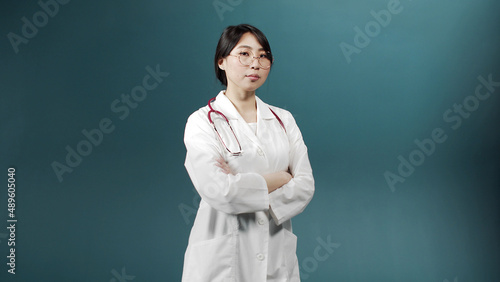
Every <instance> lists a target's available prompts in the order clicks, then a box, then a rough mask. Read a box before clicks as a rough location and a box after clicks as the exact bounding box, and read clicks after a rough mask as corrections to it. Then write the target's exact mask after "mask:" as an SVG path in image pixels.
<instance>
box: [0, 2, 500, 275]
mask: <svg viewBox="0 0 500 282" xmlns="http://www.w3.org/2000/svg"><path fill="white" fill-rule="evenodd" d="M42 1H47V0H42ZM392 1H393V0H376V1H374V0H371V1H368V0H357V1H347V0H340V1H309V2H306V1H296V0H293V1H262V0H257V1H248V0H245V1H236V0H233V1H228V0H220V1H219V2H215V3H224V4H225V5H227V6H226V8H227V7H229V8H230V9H229V10H226V11H224V12H223V13H222V14H221V16H219V14H218V13H217V10H216V8H215V7H214V2H213V1H194V0H188V1H159V0H146V1H131V0H121V1H70V2H69V3H67V4H65V5H60V7H59V11H58V13H57V14H56V15H55V16H54V17H49V18H48V22H47V24H46V25H44V26H43V27H40V28H39V30H38V33H37V34H36V35H35V36H34V37H33V38H31V39H29V41H28V43H27V44H20V45H19V46H18V48H19V52H18V53H15V51H14V48H13V46H12V44H11V43H10V41H9V39H8V36H7V35H8V34H9V32H13V33H16V34H18V35H22V31H21V29H22V26H23V22H22V20H21V19H22V18H23V17H26V18H27V19H28V20H30V21H32V20H33V15H34V14H35V13H36V12H38V11H40V10H41V7H40V6H39V4H38V3H37V1H3V2H2V4H1V8H0V21H1V25H0V34H1V35H2V38H3V39H1V40H0V60H1V61H0V63H1V66H2V67H1V68H0V93H1V94H0V95H1V96H0V110H1V111H0V117H1V119H0V128H1V130H0V134H1V135H0V137H1V141H0V142H1V147H0V162H1V164H0V168H1V171H0V183H2V184H0V187H4V188H2V189H0V219H1V221H0V222H1V223H0V254H1V256H0V280H1V281H121V280H120V279H119V278H118V276H120V275H121V273H122V271H124V273H126V274H127V275H128V276H127V277H126V279H125V278H123V277H122V278H121V279H122V280H123V281H180V277H181V273H182V263H183V255H184V251H185V248H186V246H187V240H188V236H189V232H190V228H191V226H192V222H193V219H194V216H193V215H192V214H189V213H188V212H189V211H192V210H194V209H195V207H196V205H197V201H198V200H199V198H197V195H196V194H195V192H194V191H193V186H192V184H191V181H190V179H189V177H188V175H187V173H186V171H185V168H184V165H183V164H184V157H185V148H184V144H183V140H182V138H183V131H184V125H185V122H186V119H187V117H188V116H189V114H190V113H192V112H193V111H195V110H197V109H198V108H199V107H202V106H204V105H206V102H207V101H208V99H209V98H211V97H213V96H215V95H216V94H217V93H218V91H219V90H220V89H222V88H221V86H220V84H219V83H218V82H217V81H216V79H215V76H214V74H213V66H212V64H213V63H212V60H213V54H214V51H215V46H216V44H217V41H218V38H219V36H220V33H221V32H222V30H223V29H224V28H225V27H226V26H228V25H232V24H238V23H250V24H253V25H255V26H257V27H258V28H260V29H261V30H262V31H263V32H264V33H265V34H266V36H267V37H268V39H269V41H270V44H271V48H272V50H273V53H274V55H275V57H276V61H275V65H274V66H273V69H272V71H271V74H270V76H269V78H268V80H267V82H266V84H264V86H263V87H261V89H259V90H258V95H259V97H261V98H262V99H263V100H264V101H265V102H267V103H269V104H272V105H276V106H279V107H282V108H286V109H288V110H290V111H291V112H292V113H293V114H294V116H295V118H296V120H297V123H298V125H299V127H300V128H301V130H302V133H303V136H304V140H305V142H306V144H307V145H308V148H309V156H310V160H311V164H312V167H313V170H314V176H315V180H316V193H315V196H314V199H313V200H312V202H311V203H310V205H309V206H308V207H307V209H306V210H305V212H304V213H302V214H301V215H299V216H297V217H296V218H295V219H294V221H293V223H294V232H295V233H296V234H297V236H298V238H299V241H298V250H297V255H298V258H299V265H300V268H301V276H302V280H303V281H439V282H443V281H500V268H499V267H498V266H499V265H500V245H499V238H500V228H499V217H500V209H499V192H498V189H499V188H500V176H499V175H500V173H499V172H500V150H499V149H500V146H499V145H500V134H499V130H498V128H499V127H498V122H499V120H500V114H499V111H498V109H499V106H500V97H498V96H499V95H500V87H497V88H496V91H495V92H493V93H491V96H490V97H489V98H487V99H486V100H484V101H480V103H479V105H478V107H477V110H475V111H472V112H470V116H469V117H468V118H462V124H461V125H460V126H459V127H458V128H457V129H456V130H454V129H452V127H451V125H453V124H454V123H450V122H446V121H445V120H444V119H443V114H444V113H445V112H446V111H447V110H448V109H452V110H453V105H454V104H461V103H463V102H464V99H465V98H466V97H467V96H469V95H474V91H475V89H476V86H477V85H478V84H479V81H478V79H477V77H478V76H482V77H484V78H487V77H488V76H489V75H491V76H492V79H493V80H494V81H497V82H498V81H500V65H499V63H500V60H499V59H500V54H499V50H500V20H499V19H500V17H499V14H500V2H498V1H493V0H479V1H478V0H455V1H449V0H448V1H431V0H420V1H416V0H415V1H411V0H401V1H400V7H402V10H401V11H400V13H398V14H393V15H392V17H391V21H390V23H388V24H387V26H386V27H382V28H381V30H380V32H379V33H378V34H377V35H376V36H374V37H373V38H371V41H370V43H369V44H368V46H366V47H365V48H361V49H360V52H359V53H354V54H352V55H351V57H350V58H351V62H350V63H348V62H347V60H346V57H345V56H344V54H343V53H342V50H341V48H340V47H339V44H341V43H342V42H345V43H347V44H351V45H354V37H355V34H356V32H355V30H354V29H353V28H354V27H359V28H361V29H364V28H365V25H366V24H367V23H369V22H370V21H373V16H372V15H371V14H370V11H372V10H373V11H375V12H378V11H380V10H382V9H387V5H388V3H390V2H392ZM219 5H221V4H219ZM156 65H159V66H160V69H161V70H162V71H164V72H168V73H169V75H168V77H166V78H165V79H164V81H163V82H162V83H160V84H159V85H158V87H156V88H155V89H154V90H152V91H149V92H148V94H147V97H146V98H145V99H144V101H142V102H140V103H139V105H138V106H137V108H135V109H130V113H129V115H128V116H127V117H126V118H125V119H123V120H121V119H119V114H117V113H115V112H113V111H112V110H111V109H110V105H111V103H112V102H113V101H114V100H115V99H119V98H120V95H121V94H122V93H130V91H131V89H132V88H134V87H135V86H137V85H141V83H142V79H143V77H144V75H146V74H147V71H146V70H145V68H146V67H147V66H151V67H152V68H155V66H156ZM482 91H485V89H482ZM453 115H454V116H457V114H453ZM103 118H109V119H110V120H111V121H112V122H113V125H114V126H115V129H114V131H113V132H111V133H109V134H105V135H104V138H103V140H102V143H101V144H100V145H98V146H95V147H94V148H93V150H92V152H91V153H90V154H89V155H88V156H86V157H83V160H82V162H81V164H80V165H78V166H77V167H75V168H74V171H73V172H71V173H65V174H64V175H63V181H62V182H60V181H59V180H58V178H57V176H56V174H55V173H54V171H53V169H52V167H51V163H52V162H54V161H57V162H60V163H63V164H64V162H65V156H66V154H67V152H66V149H65V147H66V146H68V145H69V146H70V147H72V148H75V147H76V145H77V143H78V142H80V141H81V140H84V139H85V137H84V136H83V135H82V133H81V131H82V130H84V129H87V130H91V129H94V128H97V127H98V126H99V122H100V121H101V119H103ZM435 128H441V129H442V130H443V131H444V133H445V134H446V136H447V139H446V141H445V142H443V143H442V144H437V145H436V147H435V151H434V152H433V153H432V154H430V155H429V156H426V157H425V160H424V162H423V164H421V165H420V166H417V167H415V171H414V172H413V173H412V174H411V175H410V176H408V177H405V181H404V182H403V183H396V184H395V190H394V191H392V190H391V189H390V188H389V185H388V183H387V181H386V179H385V178H384V173H385V172H386V171H390V172H392V173H395V174H397V173H398V172H397V168H398V165H399V163H400V161H399V160H398V156H400V155H401V156H403V157H404V158H406V159H408V157H409V155H410V153H411V152H412V151H414V150H416V149H418V147H417V146H416V145H415V143H414V140H415V139H419V140H423V139H426V138H431V132H432V131H433V130H434V129H435ZM9 167H15V168H16V183H17V191H16V198H15V199H16V216H17V219H18V222H17V224H16V244H17V245H16V274H15V275H11V274H8V273H7V269H8V267H7V265H6V262H7V258H6V256H7V255H8V246H7V238H6V236H8V234H7V230H6V229H5V227H7V226H8V224H7V223H6V220H7V169H8V168H9ZM183 211H184V213H183ZM186 212H187V214H186ZM2 226H5V227H2ZM319 239H321V240H324V241H327V240H329V241H330V242H332V243H335V246H336V247H335V249H334V251H333V252H332V253H328V257H327V258H324V257H323V258H322V260H318V259H317V257H315V255H314V254H315V250H316V249H317V248H318V247H320V246H321V244H319V243H318V240H319ZM320 254H321V255H324V254H326V253H325V250H323V249H321V250H320ZM116 274H120V275H118V276H117V275H116Z"/></svg>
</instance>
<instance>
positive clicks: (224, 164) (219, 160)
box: [215, 158, 234, 174]
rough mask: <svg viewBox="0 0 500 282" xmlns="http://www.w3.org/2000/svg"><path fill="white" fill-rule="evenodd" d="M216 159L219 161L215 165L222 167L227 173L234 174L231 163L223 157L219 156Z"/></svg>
mask: <svg viewBox="0 0 500 282" xmlns="http://www.w3.org/2000/svg"><path fill="white" fill-rule="evenodd" d="M216 161H217V163H216V164H215V165H216V166H218V167H220V168H221V169H222V172H224V173H225V174H234V173H233V171H232V170H231V168H230V167H229V165H228V164H227V163H226V161H225V160H224V159H223V158H218V159H216Z"/></svg>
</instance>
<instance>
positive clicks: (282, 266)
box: [182, 24, 314, 282]
mask: <svg viewBox="0 0 500 282" xmlns="http://www.w3.org/2000/svg"><path fill="white" fill-rule="evenodd" d="M214 63H215V64H214V65H215V70H216V75H217V78H218V79H219V80H220V81H221V83H222V84H224V85H225V86H226V90H223V91H221V92H220V93H219V94H218V95H217V97H215V100H213V99H212V100H211V101H210V102H209V105H207V106H205V107H203V108H201V109H199V110H198V111H196V112H194V113H193V114H192V115H191V116H190V117H189V118H188V121H187V124H186V130H185V135H184V143H185V144H186V149H187V155H186V162H185V166H186V169H187V171H188V173H189V176H190V178H191V180H192V182H193V184H194V186H195V188H196V190H197V191H198V193H199V194H200V196H201V202H200V206H199V209H198V212H197V215H196V219H195V222H194V225H193V228H192V230H191V235H190V237H189V244H188V247H187V250H186V254H185V258H184V270H183V275H182V281H184V282H205V281H206V282H219V281H220V282H229V281H231V282H244V281H248V282H260V281H300V277H299V267H298V261H297V256H296V254H295V250H296V243H297V237H296V236H295V235H294V234H293V233H292V225H291V221H290V219H291V218H292V217H294V216H296V215H297V214H299V213H301V212H302V211H303V210H304V209H305V207H306V206H307V204H308V203H309V202H310V200H311V198H312V196H313V193H314V179H313V175H312V170H311V166H310V164H309V158H308V156H307V148H306V146H305V144H304V141H303V140H302V135H301V133H300V131H299V128H298V127H297V125H296V123H295V120H294V119H293V117H292V115H291V114H290V113H289V112H288V111H286V110H283V109H280V108H277V107H273V106H269V105H267V104H265V103H264V102H262V100H260V99H259V98H258V97H257V96H256V95H255V90H257V89H258V88H259V87H260V86H261V85H262V84H263V83H264V82H265V81H266V78H267V76H268V74H269V70H270V68H271V65H272V63H273V56H272V53H271V48H270V46H269V43H268V41H267V39H266V37H265V36H264V34H263V33H262V32H261V31H260V30H258V29H257V28H255V27H253V26H251V25H246V24H241V25H238V26H229V27H227V28H226V29H225V30H224V32H223V33H222V35H221V38H220V40H219V43H218V45H217V50H216V52H215V61H214Z"/></svg>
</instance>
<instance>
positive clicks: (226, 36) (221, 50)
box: [214, 24, 273, 86]
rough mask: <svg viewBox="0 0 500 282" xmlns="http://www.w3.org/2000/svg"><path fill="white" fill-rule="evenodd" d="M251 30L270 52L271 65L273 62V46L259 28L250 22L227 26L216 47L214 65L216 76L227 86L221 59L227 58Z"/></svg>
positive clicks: (265, 49)
mask: <svg viewBox="0 0 500 282" xmlns="http://www.w3.org/2000/svg"><path fill="white" fill-rule="evenodd" d="M247 32H250V33H251V34H253V35H254V36H255V37H256V38H257V41H258V42H259V43H260V45H262V48H264V51H266V52H267V53H268V56H269V60H271V65H272V63H273V53H271V46H270V45H269V42H268V41H267V38H266V36H265V35H264V33H262V31H260V30H259V29H258V28H256V27H254V26H252V25H249V24H239V25H232V26H228V27H226V29H225V30H224V31H223V32H222V34H221V36H220V39H219V43H218V44H217V48H216V49H215V58H214V67H215V76H216V77H217V79H218V80H219V81H220V82H221V83H222V84H223V85H225V86H227V77H226V72H225V71H224V70H222V69H220V68H219V60H220V59H224V58H226V57H227V56H228V55H229V53H231V51H232V50H233V49H234V47H235V46H236V44H238V42H239V41H240V39H241V37H242V36H243V34H245V33H247Z"/></svg>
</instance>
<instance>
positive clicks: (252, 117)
mask: <svg viewBox="0 0 500 282" xmlns="http://www.w3.org/2000/svg"><path fill="white" fill-rule="evenodd" d="M225 94H226V97H227V98H228V99H229V100H230V101H231V103H233V105H234V107H235V108H236V110H238V112H239V113H240V115H241V117H243V119H244V120H245V121H246V122H256V121H257V101H256V99H255V91H234V90H233V89H231V88H230V87H228V89H227V90H226V92H225Z"/></svg>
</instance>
